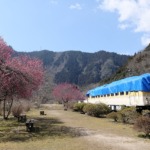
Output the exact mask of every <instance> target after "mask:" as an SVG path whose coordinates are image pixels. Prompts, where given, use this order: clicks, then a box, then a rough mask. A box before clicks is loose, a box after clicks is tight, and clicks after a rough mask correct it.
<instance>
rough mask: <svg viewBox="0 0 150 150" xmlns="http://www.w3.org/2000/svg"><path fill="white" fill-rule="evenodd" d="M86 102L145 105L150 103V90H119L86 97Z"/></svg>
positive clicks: (110, 104) (113, 104)
mask: <svg viewBox="0 0 150 150" xmlns="http://www.w3.org/2000/svg"><path fill="white" fill-rule="evenodd" d="M85 102H87V103H94V104H96V103H105V104H107V105H109V106H121V105H126V106H145V105H150V92H141V91H139V92H121V93H117V94H111V95H109V94H108V95H103V96H96V97H88V99H87V101H85Z"/></svg>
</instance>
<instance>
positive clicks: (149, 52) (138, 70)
mask: <svg viewBox="0 0 150 150" xmlns="http://www.w3.org/2000/svg"><path fill="white" fill-rule="evenodd" d="M149 59H150V44H149V45H148V46H147V47H146V48H145V49H144V50H142V51H140V52H138V53H135V54H134V56H132V57H130V59H129V60H128V62H127V63H126V64H125V65H124V66H122V67H121V68H120V69H119V70H118V71H117V72H116V73H115V74H114V75H113V76H111V77H110V78H109V79H106V80H104V81H103V82H101V84H103V83H109V82H112V81H115V80H119V79H122V78H126V77H130V76H137V75H141V74H144V73H150V61H149Z"/></svg>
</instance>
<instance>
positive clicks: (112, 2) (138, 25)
mask: <svg viewBox="0 0 150 150" xmlns="http://www.w3.org/2000/svg"><path fill="white" fill-rule="evenodd" d="M98 8H100V9H102V10H104V11H110V12H116V13H118V14H119V18H118V21H119V27H120V28H121V29H126V28H129V27H130V28H132V29H133V31H134V32H142V33H143V36H142V37H141V42H142V44H143V45H145V46H146V45H147V43H150V0H101V1H99V6H98Z"/></svg>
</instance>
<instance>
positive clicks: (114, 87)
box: [86, 73, 150, 96]
mask: <svg viewBox="0 0 150 150" xmlns="http://www.w3.org/2000/svg"><path fill="white" fill-rule="evenodd" d="M129 91H143V92H150V73H146V74H143V75H140V76H132V77H128V78H125V79H121V80H118V81H114V82H112V83H110V84H105V85H103V86H100V87H97V88H94V89H92V90H90V91H88V92H87V93H86V95H87V96H88V95H90V96H97V95H106V94H111V93H118V92H129Z"/></svg>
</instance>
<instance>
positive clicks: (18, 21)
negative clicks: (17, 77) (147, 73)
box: [0, 0, 150, 54]
mask: <svg viewBox="0 0 150 150" xmlns="http://www.w3.org/2000/svg"><path fill="white" fill-rule="evenodd" d="M0 36H2V37H3V38H4V40H5V41H6V42H7V44H8V45H11V46H12V47H13V48H14V49H15V50H17V51H26V52H28V51H35V50H43V49H47V50H52V51H57V52H58V51H66V50H80V51H84V52H96V51H99V50H106V51H111V52H116V53H120V54H134V53H135V52H138V51H140V50H142V49H144V48H145V47H146V46H147V45H148V43H150V0H0Z"/></svg>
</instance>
